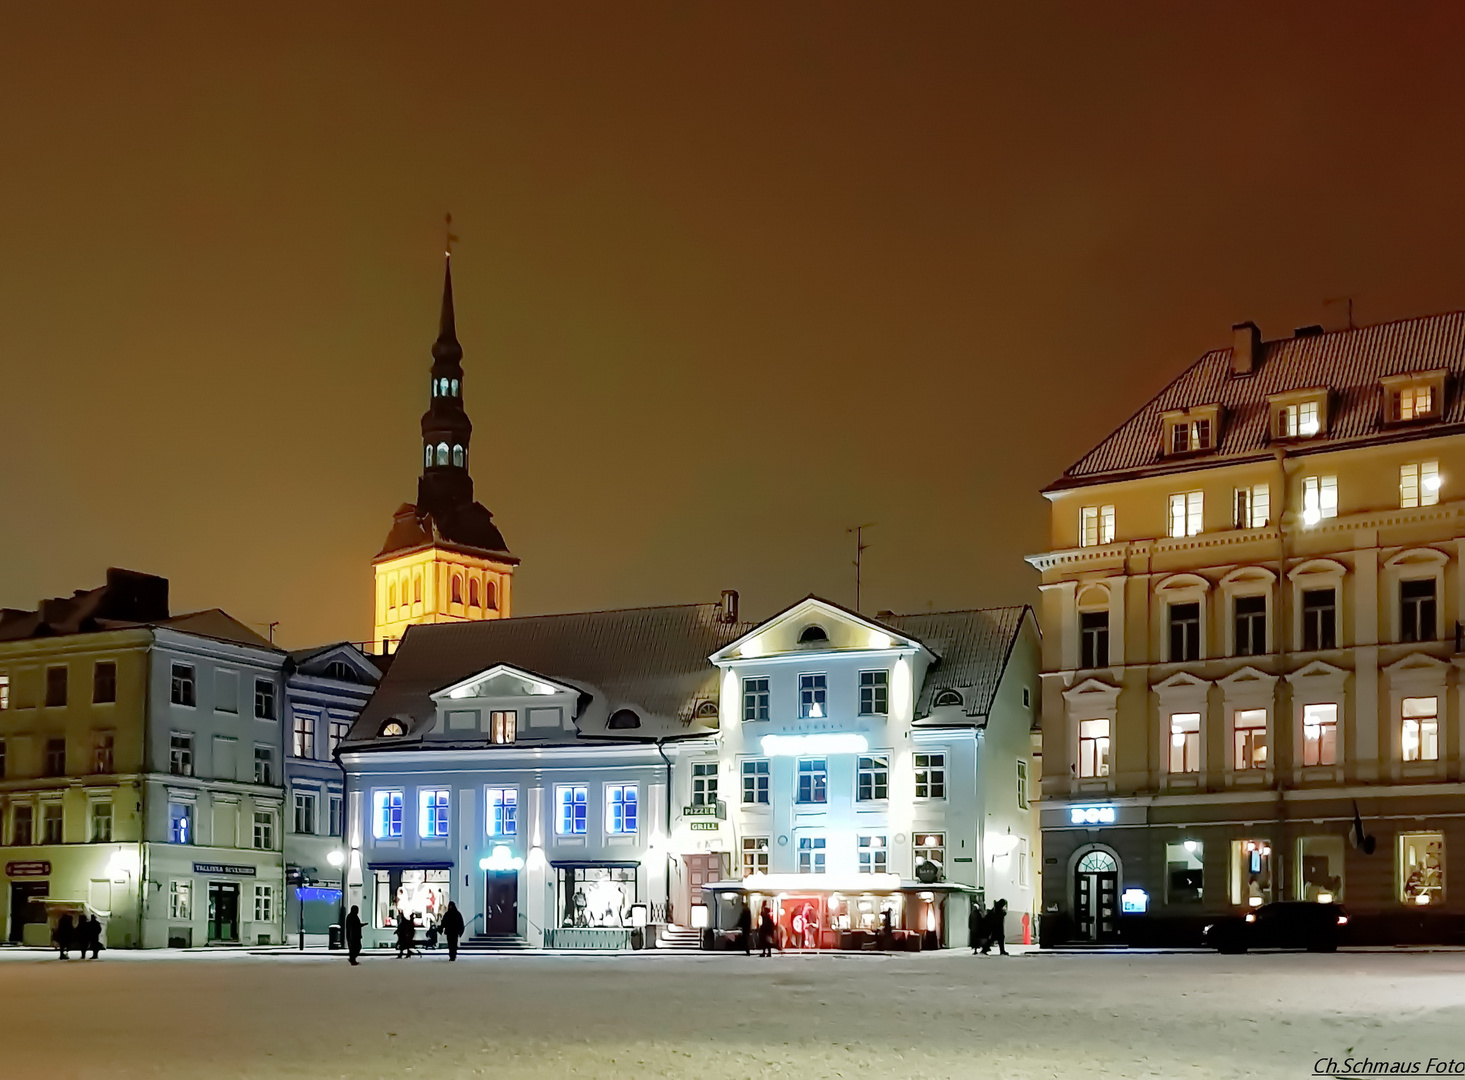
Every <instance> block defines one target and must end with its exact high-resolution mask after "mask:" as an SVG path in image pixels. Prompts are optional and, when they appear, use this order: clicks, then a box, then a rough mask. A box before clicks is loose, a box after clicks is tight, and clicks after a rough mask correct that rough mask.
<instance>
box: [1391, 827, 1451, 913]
mask: <svg viewBox="0 0 1465 1080" xmlns="http://www.w3.org/2000/svg"><path fill="white" fill-rule="evenodd" d="M1444 898H1445V836H1444V834H1443V833H1437V832H1428V833H1405V834H1404V835H1403V836H1401V837H1399V899H1400V900H1402V901H1403V902H1404V903H1406V904H1438V903H1440V902H1441V901H1442V900H1444Z"/></svg>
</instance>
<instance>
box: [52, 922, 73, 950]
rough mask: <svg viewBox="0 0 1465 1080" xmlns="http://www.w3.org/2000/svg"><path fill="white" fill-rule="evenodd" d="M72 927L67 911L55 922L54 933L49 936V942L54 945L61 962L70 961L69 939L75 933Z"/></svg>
mask: <svg viewBox="0 0 1465 1080" xmlns="http://www.w3.org/2000/svg"><path fill="white" fill-rule="evenodd" d="M72 927H73V924H72V921H71V913H70V912H69V911H68V912H66V913H65V914H64V915H62V916H61V918H59V919H57V920H56V932H55V933H54V934H52V935H51V940H52V941H54V942H55V943H56V951H57V952H59V953H60V954H61V959H63V960H70V959H71V938H72V935H73V934H74V933H75V931H74V930H73V929H72Z"/></svg>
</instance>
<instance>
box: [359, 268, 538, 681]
mask: <svg viewBox="0 0 1465 1080" xmlns="http://www.w3.org/2000/svg"><path fill="white" fill-rule="evenodd" d="M472 438H473V424H472V422H471V421H470V420H469V419H468V414H467V412H465V411H464V409H463V347H462V346H461V345H459V344H458V332H457V327H456V325H455V322H454V318H453V265H452V257H451V256H448V261H447V265H446V267H445V269H444V271H443V310H442V319H441V322H440V324H439V327H438V335H437V341H436V342H434V343H433V346H432V378H431V382H430V386H429V396H428V406H427V412H425V413H423V414H422V451H421V460H422V476H421V478H420V479H419V480H418V481H417V503H416V505H413V504H412V503H403V504H402V506H400V507H399V508H398V509H397V513H396V514H395V515H394V517H393V520H392V529H391V531H390V532H389V533H388V534H387V539H386V543H385V544H383V545H382V549H381V551H380V552H378V553H377V556H376V558H375V559H374V560H373V563H374V565H375V568H376V619H375V623H376V630H375V632H374V633H373V635H372V637H373V640H374V641H378V642H381V647H382V650H383V651H384V652H390V651H394V650H395V649H396V647H397V642H398V641H400V640H401V638H402V633H403V631H405V630H406V629H407V627H409V626H411V625H413V624H414V623H441V622H465V621H469V620H476V619H506V618H508V616H509V612H510V605H511V602H512V596H513V587H512V583H513V577H514V568H515V567H516V566H518V565H519V560H518V559H517V558H515V557H514V556H513V555H510V554H509V548H508V545H507V544H506V543H504V537H503V534H502V533H501V532H499V530H498V526H496V525H495V524H494V523H493V515H492V514H491V513H489V512H488V510H487V509H485V508H484V507H483V506H482V504H480V503H477V502H475V501H474V499H473V477H472V476H471V475H469V472H468V446H469V443H470V442H471V441H472Z"/></svg>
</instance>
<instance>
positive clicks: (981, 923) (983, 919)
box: [966, 899, 987, 956]
mask: <svg viewBox="0 0 1465 1080" xmlns="http://www.w3.org/2000/svg"><path fill="white" fill-rule="evenodd" d="M986 926H987V913H986V912H985V911H984V910H982V902H981V901H980V900H977V899H973V900H972V909H971V911H969V912H967V917H966V932H967V943H968V944H969V945H971V947H972V955H973V956H976V955H977V953H978V952H980V951H981V949H982V945H983V940H982V933H983V931H984V930H985V929H986Z"/></svg>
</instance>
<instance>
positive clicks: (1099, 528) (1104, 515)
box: [1078, 505, 1114, 547]
mask: <svg viewBox="0 0 1465 1080" xmlns="http://www.w3.org/2000/svg"><path fill="white" fill-rule="evenodd" d="M1078 542H1079V546H1080V547H1098V546H1099V545H1100V544H1112V543H1113V542H1114V507H1113V506H1112V505H1108V506H1085V507H1083V508H1082V509H1081V510H1080V511H1079V541H1078Z"/></svg>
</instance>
